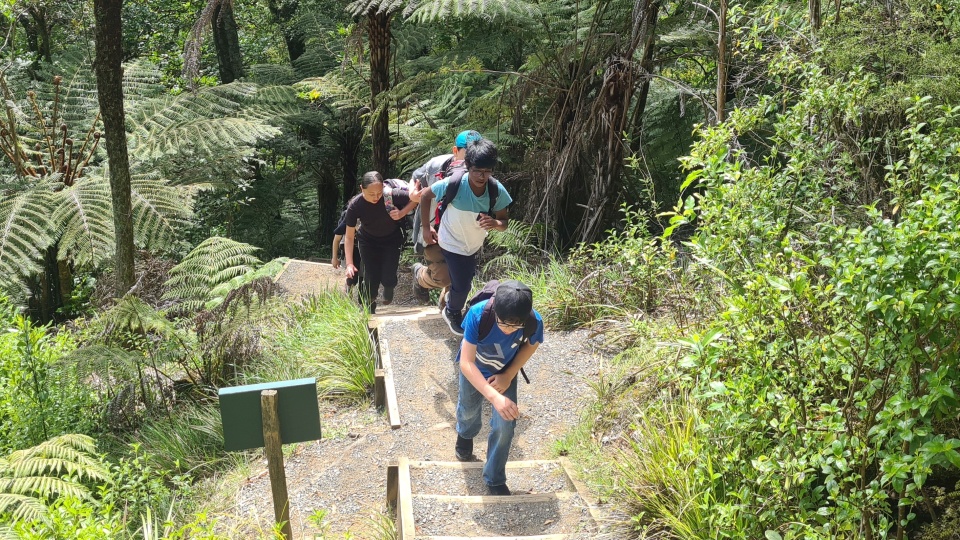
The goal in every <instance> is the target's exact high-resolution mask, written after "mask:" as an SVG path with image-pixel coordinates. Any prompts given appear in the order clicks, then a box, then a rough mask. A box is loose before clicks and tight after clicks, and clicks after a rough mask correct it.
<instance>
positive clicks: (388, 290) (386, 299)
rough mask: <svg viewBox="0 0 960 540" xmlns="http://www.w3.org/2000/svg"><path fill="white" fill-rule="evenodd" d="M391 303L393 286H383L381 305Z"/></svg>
mask: <svg viewBox="0 0 960 540" xmlns="http://www.w3.org/2000/svg"><path fill="white" fill-rule="evenodd" d="M392 303H393V287H384V288H383V305H385V306H388V305H390V304H392Z"/></svg>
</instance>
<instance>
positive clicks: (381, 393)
mask: <svg viewBox="0 0 960 540" xmlns="http://www.w3.org/2000/svg"><path fill="white" fill-rule="evenodd" d="M373 404H374V405H376V407H377V410H378V411H382V410H383V408H384V407H386V406H387V382H386V372H385V370H384V369H383V368H378V369H375V370H373Z"/></svg>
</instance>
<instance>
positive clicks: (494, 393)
mask: <svg viewBox="0 0 960 540" xmlns="http://www.w3.org/2000/svg"><path fill="white" fill-rule="evenodd" d="M487 302H493V312H494V314H495V316H496V322H495V323H494V324H493V327H492V328H491V329H490V333H489V334H487V335H486V336H484V337H483V339H480V336H479V329H480V318H481V315H482V313H483V308H484V306H485V305H486V303H487ZM529 317H535V318H536V321H537V330H536V331H535V332H534V333H533V335H532V336H530V339H529V340H526V339H524V336H523V328H524V323H525V322H526V321H527V319H528V318H529ZM541 343H543V319H542V318H541V317H540V314H539V313H537V312H536V311H534V309H533V293H532V292H531V291H530V288H529V287H527V286H526V285H524V284H523V283H520V282H519V281H515V280H509V281H504V282H503V283H501V284H500V286H499V287H497V292H496V294H495V295H494V297H493V299H491V300H486V301H483V302H478V303H477V304H475V305H474V306H472V307H471V308H470V309H469V310H468V311H467V315H466V316H465V317H464V320H463V341H462V342H461V343H460V352H459V354H458V356H457V361H458V362H459V363H460V392H459V396H458V398H457V427H456V429H457V443H456V446H455V454H456V457H457V460H459V461H476V459H477V458H476V457H475V456H474V455H473V438H474V437H476V436H477V434H478V433H479V432H480V424H481V412H482V410H483V405H484V399H486V401H489V402H490V403H491V404H492V405H493V411H492V413H491V415H490V436H489V438H488V439H487V462H486V464H485V465H484V467H483V481H484V483H486V484H487V488H488V489H489V490H490V494H491V495H510V488H508V487H507V474H506V468H507V456H508V455H509V454H510V445H511V444H512V442H513V432H514V428H515V427H516V424H517V418H518V417H519V416H520V410H519V409H518V407H517V373H519V372H520V368H522V367H523V366H524V364H526V363H527V360H529V359H530V357H531V356H533V353H534V351H536V350H537V347H539V346H540V344H541Z"/></svg>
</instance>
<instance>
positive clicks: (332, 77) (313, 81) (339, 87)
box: [294, 73, 370, 109]
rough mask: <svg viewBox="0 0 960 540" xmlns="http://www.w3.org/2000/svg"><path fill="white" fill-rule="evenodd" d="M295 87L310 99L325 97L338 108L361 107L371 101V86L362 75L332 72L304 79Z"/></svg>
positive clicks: (324, 98)
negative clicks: (352, 75)
mask: <svg viewBox="0 0 960 540" xmlns="http://www.w3.org/2000/svg"><path fill="white" fill-rule="evenodd" d="M294 88H296V89H298V90H300V91H302V92H304V93H306V94H307V95H308V97H310V99H323V100H325V101H327V102H328V103H330V104H331V105H332V106H333V107H336V108H338V109H359V108H360V107H365V106H367V105H368V104H369V103H370V88H369V85H367V84H366V83H365V82H364V81H363V79H361V78H360V77H349V76H347V75H341V74H339V73H331V74H328V75H325V76H323V77H314V78H309V79H304V80H302V81H300V82H298V83H297V84H295V85H294Z"/></svg>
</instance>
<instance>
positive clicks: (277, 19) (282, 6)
mask: <svg viewBox="0 0 960 540" xmlns="http://www.w3.org/2000/svg"><path fill="white" fill-rule="evenodd" d="M299 5H300V2H299V1H297V0H269V2H267V7H268V8H270V14H271V15H273V22H274V23H276V24H277V26H279V27H280V31H281V32H282V33H283V41H284V43H286V44H287V54H289V55H290V61H291V62H293V61H294V60H296V59H297V58H300V57H301V56H302V55H303V53H304V51H306V50H307V45H306V43H305V42H304V41H303V35H302V34H300V33H299V32H297V31H296V30H292V29H291V28H289V26H288V24H289V23H290V21H292V20H293V16H294V15H295V14H296V12H297V7H299Z"/></svg>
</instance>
